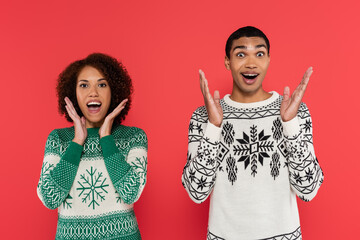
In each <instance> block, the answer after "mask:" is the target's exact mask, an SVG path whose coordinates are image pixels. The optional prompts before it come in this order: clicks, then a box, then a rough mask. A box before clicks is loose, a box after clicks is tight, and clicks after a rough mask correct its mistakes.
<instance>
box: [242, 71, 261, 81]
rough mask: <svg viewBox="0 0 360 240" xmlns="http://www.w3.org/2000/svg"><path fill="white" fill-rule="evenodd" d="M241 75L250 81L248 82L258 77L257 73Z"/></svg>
mask: <svg viewBox="0 0 360 240" xmlns="http://www.w3.org/2000/svg"><path fill="white" fill-rule="evenodd" d="M241 75H242V76H243V77H244V78H246V79H250V80H252V79H255V78H256V77H257V76H259V74H258V73H242V74H241Z"/></svg>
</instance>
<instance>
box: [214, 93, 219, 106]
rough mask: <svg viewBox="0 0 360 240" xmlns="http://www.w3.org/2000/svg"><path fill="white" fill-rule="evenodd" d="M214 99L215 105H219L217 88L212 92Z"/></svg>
mask: <svg viewBox="0 0 360 240" xmlns="http://www.w3.org/2000/svg"><path fill="white" fill-rule="evenodd" d="M214 101H215V103H216V105H220V93H219V91H218V90H215V92H214Z"/></svg>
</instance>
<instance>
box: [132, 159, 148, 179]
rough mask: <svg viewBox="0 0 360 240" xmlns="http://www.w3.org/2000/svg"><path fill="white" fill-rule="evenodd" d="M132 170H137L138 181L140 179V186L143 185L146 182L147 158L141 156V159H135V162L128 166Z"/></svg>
mask: <svg viewBox="0 0 360 240" xmlns="http://www.w3.org/2000/svg"><path fill="white" fill-rule="evenodd" d="M130 165H131V166H132V167H133V168H134V169H136V170H137V172H138V174H139V176H140V179H142V181H143V182H142V185H145V182H146V166H147V157H145V156H143V159H142V160H141V159H140V158H138V157H136V158H135V161H134V162H132V163H131V164H130Z"/></svg>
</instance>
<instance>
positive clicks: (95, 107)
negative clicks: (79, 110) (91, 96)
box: [86, 101, 101, 113]
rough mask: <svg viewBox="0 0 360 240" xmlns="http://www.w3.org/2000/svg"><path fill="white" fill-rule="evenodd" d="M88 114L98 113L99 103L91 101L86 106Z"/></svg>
mask: <svg viewBox="0 0 360 240" xmlns="http://www.w3.org/2000/svg"><path fill="white" fill-rule="evenodd" d="M86 106H87V107H88V110H89V112H90V113H98V112H99V111H100V108H101V102H98V101H91V102H88V103H87V104H86Z"/></svg>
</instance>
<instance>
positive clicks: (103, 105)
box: [76, 66, 111, 128]
mask: <svg viewBox="0 0 360 240" xmlns="http://www.w3.org/2000/svg"><path fill="white" fill-rule="evenodd" d="M76 98H77V102H78V105H79V107H80V109H81V112H82V113H83V115H84V117H85V119H86V127H87V128H93V127H101V125H102V123H103V122H104V119H105V117H106V114H107V112H108V110H109V107H110V102H111V89H110V86H109V84H108V82H107V80H106V79H105V78H104V76H103V75H102V74H101V73H100V72H99V71H98V70H97V69H96V68H93V67H90V66H85V67H84V68H83V69H82V70H81V71H80V73H79V76H78V78H77V83H76Z"/></svg>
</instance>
